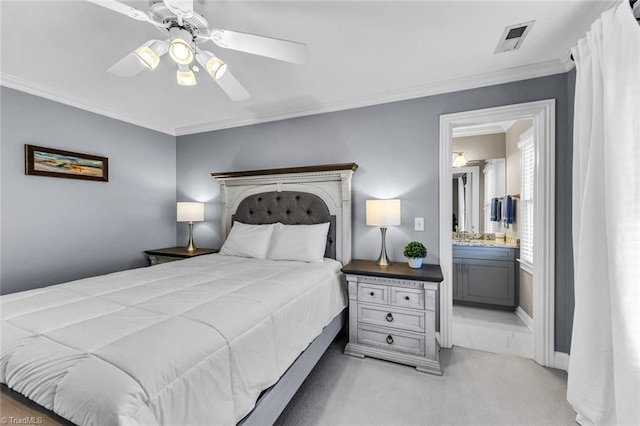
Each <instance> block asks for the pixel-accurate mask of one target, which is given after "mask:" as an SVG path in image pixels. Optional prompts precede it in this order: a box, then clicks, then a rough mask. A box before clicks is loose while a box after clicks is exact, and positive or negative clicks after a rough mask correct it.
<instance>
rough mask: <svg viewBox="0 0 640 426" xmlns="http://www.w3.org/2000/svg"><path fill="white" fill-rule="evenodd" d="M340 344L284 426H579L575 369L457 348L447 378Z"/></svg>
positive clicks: (449, 355)
mask: <svg viewBox="0 0 640 426" xmlns="http://www.w3.org/2000/svg"><path fill="white" fill-rule="evenodd" d="M345 344H346V340H345V338H339V339H337V340H336V341H334V342H333V343H332V345H331V346H330V347H329V350H327V352H326V353H325V354H324V356H323V357H322V358H321V359H320V361H319V363H318V365H317V366H316V367H315V369H314V370H313V371H312V372H311V374H310V375H309V377H308V378H307V380H306V381H305V382H304V383H303V385H302V387H301V388H300V390H299V391H298V393H297V394H296V395H295V396H294V397H293V399H292V401H291V402H290V403H289V405H288V406H287V408H286V409H285V411H284V412H283V413H282V415H281V416H280V418H279V419H278V421H277V423H276V424H278V425H281V426H284V425H295V426H300V425H332V426H333V425H491V426H496V425H575V424H576V423H575V422H574V419H575V413H574V411H573V409H572V408H571V406H570V405H569V403H568V402H567V400H566V392H567V374H566V373H565V372H564V371H561V370H555V369H550V368H545V367H541V366H539V365H538V364H536V363H535V362H533V361H532V360H530V359H526V358H521V357H516V356H509V355H498V354H491V353H487V352H481V351H477V350H473V349H466V348H460V347H454V348H453V349H443V350H442V351H441V363H442V367H443V370H444V375H443V376H441V377H440V376H434V375H430V374H425V373H420V372H418V371H416V370H415V369H414V368H412V367H408V366H404V365H399V364H394V363H391V362H386V361H380V360H376V359H372V358H365V359H359V358H354V357H350V356H347V355H344V354H343V353H342V350H343V348H344V345H345Z"/></svg>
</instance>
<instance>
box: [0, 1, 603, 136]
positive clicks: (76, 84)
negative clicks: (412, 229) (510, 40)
mask: <svg viewBox="0 0 640 426" xmlns="http://www.w3.org/2000/svg"><path fill="white" fill-rule="evenodd" d="M126 3H127V4H129V5H132V6H134V7H137V8H139V9H145V10H146V5H147V2H146V1H140V0H138V1H126ZM612 3H613V1H612V0H602V1H593V0H591V1H589V0H587V1H585V0H565V1H563V0H555V1H516V0H512V1H491V2H490V1H480V0H475V1H466V2H463V1H410V2H399V1H359V2H355V1H333V2H330V1H238V0H231V1H213V0H202V1H199V2H196V10H197V11H198V12H200V13H201V14H202V15H204V16H205V17H206V18H207V20H208V21H209V24H210V26H211V27H213V28H223V29H230V30H237V31H243V32H248V33H253V34H260V35H265V36H269V37H275V38H281V39H287V40H293V41H299V42H304V43H306V44H307V45H308V47H309V53H310V58H309V61H308V62H307V64H305V65H295V64H290V63H286V62H280V61H277V60H273V59H267V58H263V57H259V56H253V55H249V54H246V53H241V52H235V51H231V50H225V49H222V48H219V47H217V46H215V45H214V44H213V43H210V42H209V43H208V44H209V46H208V47H209V48H210V50H212V51H213V52H215V53H216V54H217V55H218V56H219V57H221V58H222V59H223V60H225V61H226V62H227V63H228V64H229V69H230V70H232V71H233V73H234V75H235V76H236V77H237V78H238V80H240V82H241V83H242V84H243V85H244V86H245V88H246V89H247V90H248V91H249V93H251V98H250V99H248V100H246V101H241V102H234V101H231V100H230V99H229V98H227V97H226V95H225V94H224V93H223V92H222V90H221V89H220V88H219V87H218V86H217V85H216V83H215V82H214V81H213V80H212V79H211V78H210V77H209V76H208V75H207V74H204V73H202V72H200V73H199V74H197V77H198V85H197V86H195V87H191V88H186V87H181V86H178V85H177V84H176V82H175V64H172V63H171V61H170V59H169V58H168V57H164V58H163V59H162V63H161V64H160V66H159V67H158V68H157V69H156V70H155V71H154V72H151V71H147V70H145V71H143V72H142V73H140V74H139V75H137V76H136V77H134V78H131V79H125V78H121V77H116V76H114V75H111V74H109V73H107V72H106V71H105V70H106V69H107V68H108V67H109V66H110V65H112V64H113V63H114V62H116V61H117V60H119V59H120V58H121V57H122V56H124V55H125V54H127V53H129V52H130V51H132V50H133V49H135V48H136V47H138V46H139V45H140V44H142V43H143V42H145V41H146V40H148V39H150V38H159V37H158V36H161V35H160V33H159V32H158V30H157V29H156V28H154V27H153V26H151V25H149V24H147V23H144V22H140V21H135V20H133V19H130V18H128V17H126V16H124V15H120V14H118V13H115V12H112V11H110V10H107V9H104V8H102V7H99V6H97V5H95V4H91V3H88V2H85V1H82V0H75V1H59V0H48V1H38V2H36V1H25V0H16V1H12V0H1V7H2V10H1V15H2V18H1V19H2V29H1V31H2V32H1V36H2V51H1V54H2V57H1V59H2V61H1V64H0V72H1V73H0V79H1V80H0V82H1V83H2V85H4V86H7V87H12V88H15V89H18V90H23V91H25V92H29V93H33V94H36V95H39V96H43V97H46V98H49V99H53V100H56V101H60V102H63V103H66V104H70V105H73V106H77V107H80V108H83V109H86V110H89V111H93V112H97V113H100V114H104V115H107V116H110V117H114V118H118V119H121V120H124V121H127V122H131V123H135V124H138V125H141V126H144V127H148V128H151V129H155V130H159V131H162V132H165V133H169V134H174V135H181V134H189V133H196V132H201V131H206V130H214V129H220V128H228V127H235V126H240V125H245V124H251V123H258V122H264V121H271V120H277V119H282V118H288V117H296V116H303V115H310V114H316V113H321V112H328V111H336V110H342V109H347V108H354V107H360V106H366V105H373V104H379V103H384V102H389V101H395V100H401V99H409V98H415V97H420V96H426V95H430V94H435V93H443V92H449V91H453V90H460V89H466V88H471V87H479V86H486V85H490V84H499V83H502V82H506V81H514V80H520V79H525V78H532V77H538V76H543V75H550V74H556V73H560V72H564V71H567V70H568V69H570V68H571V66H572V63H571V61H570V60H569V58H568V56H569V51H570V48H571V47H572V46H573V45H574V44H575V42H576V41H577V40H578V39H579V38H580V37H581V36H582V34H583V33H584V32H585V31H586V29H587V28H588V27H589V25H590V24H591V23H592V22H593V21H594V20H595V19H596V18H597V17H598V16H599V15H600V14H601V13H602V12H603V11H604V10H606V9H607V8H608V7H610V6H611V5H612ZM530 20H535V21H536V23H535V25H534V26H533V28H532V30H531V32H530V33H529V35H528V36H527V39H526V40H525V41H524V43H523V45H522V47H521V48H520V49H519V50H517V51H513V52H506V53H501V54H497V55H494V54H493V51H494V49H495V47H496V45H497V43H498V39H499V37H500V36H501V34H502V32H503V30H504V28H505V27H506V26H508V25H512V24H517V23H521V22H526V21H530ZM160 38H161V37H160Z"/></svg>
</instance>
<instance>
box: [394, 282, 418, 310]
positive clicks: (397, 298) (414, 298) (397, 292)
mask: <svg viewBox="0 0 640 426" xmlns="http://www.w3.org/2000/svg"><path fill="white" fill-rule="evenodd" d="M390 290H391V291H390V293H391V305H392V306H401V307H403V308H413V309H424V290H414V289H411V288H402V287H391V288H390Z"/></svg>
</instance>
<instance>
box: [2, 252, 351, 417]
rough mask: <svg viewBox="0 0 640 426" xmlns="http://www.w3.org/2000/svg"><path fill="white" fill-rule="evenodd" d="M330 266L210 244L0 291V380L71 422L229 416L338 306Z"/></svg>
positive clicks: (271, 379)
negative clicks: (100, 272) (197, 251)
mask: <svg viewBox="0 0 640 426" xmlns="http://www.w3.org/2000/svg"><path fill="white" fill-rule="evenodd" d="M340 267H341V266H340V263H338V262H336V261H333V260H329V259H325V261H324V262H323V263H310V264H309V263H302V262H275V261H268V260H256V259H243V258H238V257H233V256H222V255H209V256H200V257H196V258H193V259H189V260H183V261H180V262H172V263H166V264H162V265H158V266H154V267H150V268H143V269H135V270H130V271H124V272H119V273H115V274H110V275H105V276H101V277H94V278H89V279H85V280H80V281H74V282H70V283H66V284H60V285H56V286H51V287H46V288H42V289H37V290H31V291H26V292H21V293H14V294H10V295H6V296H2V298H1V299H2V305H1V306H2V352H1V358H0V381H2V382H3V383H6V384H7V385H8V386H9V387H10V388H12V389H14V390H16V391H17V392H20V393H21V394H23V395H25V396H27V397H29V398H30V399H32V400H33V401H35V402H37V403H38V404H40V405H42V406H44V407H46V408H48V409H50V410H53V411H54V412H56V413H58V414H59V415H61V416H62V417H64V418H66V419H68V420H70V421H72V422H74V423H76V424H81V425H115V424H121V425H141V424H144V425H155V424H165V425H204V424H207V425H210V424H233V423H236V422H237V421H238V420H240V419H241V418H242V417H244V416H245V415H246V414H247V413H248V412H250V411H251V409H252V408H253V406H254V404H255V401H256V400H257V398H258V396H259V394H260V392H261V391H262V390H264V389H266V388H268V387H269V386H271V385H273V384H274V383H275V382H276V381H277V380H278V379H279V378H280V376H281V375H282V374H283V373H284V372H285V371H286V369H287V368H288V367H289V365H290V364H291V363H292V362H293V361H294V360H295V358H296V357H297V356H298V355H299V354H300V352H302V351H303V350H304V349H305V348H306V347H307V346H308V345H309V343H310V342H311V341H312V340H313V339H314V338H315V337H316V336H317V335H318V334H319V333H320V331H321V330H322V328H323V327H324V326H325V325H327V324H328V323H329V322H330V321H331V319H332V318H333V317H334V316H335V315H336V314H338V313H339V312H340V311H341V310H342V309H343V308H344V307H345V306H346V304H347V298H346V294H345V288H344V285H343V284H342V278H341V274H340Z"/></svg>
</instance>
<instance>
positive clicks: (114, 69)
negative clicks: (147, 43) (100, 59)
mask: <svg viewBox="0 0 640 426" xmlns="http://www.w3.org/2000/svg"><path fill="white" fill-rule="evenodd" d="M145 68H146V67H145V66H144V64H143V63H142V62H140V60H139V59H138V58H137V57H136V55H135V53H134V52H131V53H129V54H128V55H127V56H125V57H124V58H122V59H120V60H119V61H118V62H116V63H115V64H113V65H111V66H110V67H109V68H107V71H108V72H110V73H111V74H114V75H117V76H118V77H134V76H135V75H137V74H138V73H139V72H140V71H142V70H144V69H145Z"/></svg>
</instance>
